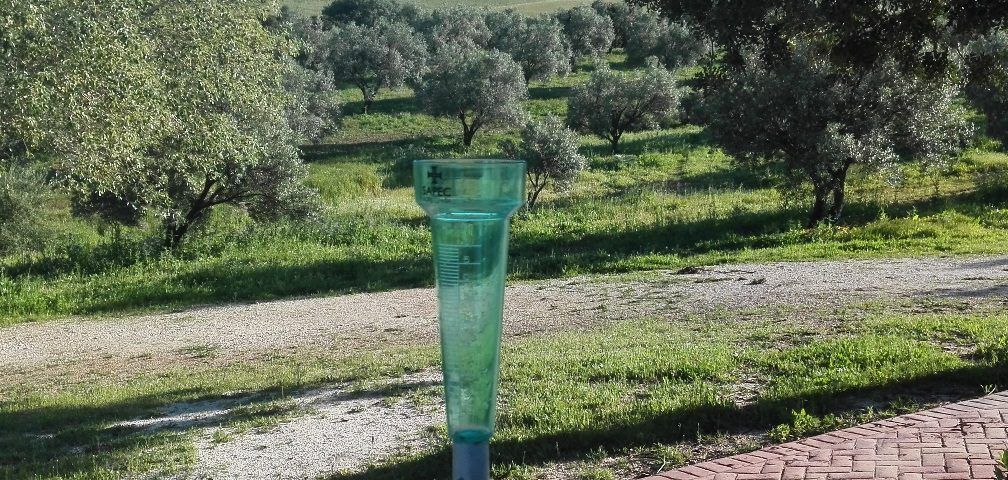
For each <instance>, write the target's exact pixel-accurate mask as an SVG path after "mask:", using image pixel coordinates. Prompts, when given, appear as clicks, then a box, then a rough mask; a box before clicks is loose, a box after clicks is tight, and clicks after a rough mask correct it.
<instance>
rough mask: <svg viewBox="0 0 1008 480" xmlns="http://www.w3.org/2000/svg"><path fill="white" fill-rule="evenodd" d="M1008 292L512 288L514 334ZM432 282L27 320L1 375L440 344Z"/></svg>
mask: <svg viewBox="0 0 1008 480" xmlns="http://www.w3.org/2000/svg"><path fill="white" fill-rule="evenodd" d="M1006 295H1008V256H998V257H982V258H921V259H899V260H868V261H828V262H800V263H770V264H750V265H745V264H743V265H727V266H715V267H704V268H699V269H695V270H689V271H682V272H672V271H657V272H648V273H645V274H640V275H635V276H623V277H607V276H585V277H576V278H569V279H558V280H549V281H544V282H534V283H521V284H517V285H513V286H510V287H508V291H507V297H506V298H507V300H506V307H505V310H506V311H505V323H506V330H507V332H508V334H509V335H526V334H533V333H535V332H540V331H551V330H556V329H562V328H571V327H578V326H587V325H590V324H595V323H598V322H604V321H609V320H620V319H625V318H633V317H639V316H642V315H663V316H667V317H669V318H673V317H675V316H681V315H683V314H686V313H691V312H704V311H711V310H712V309H718V308H724V309H732V310H739V309H743V310H744V309H747V308H761V307H768V306H775V305H780V306H805V307H807V308H808V309H809V310H810V311H812V310H816V309H820V308H829V307H834V306H836V307H841V306H844V305H847V304H850V303H851V302H858V301H872V300H892V299H899V298H912V297H923V298H949V299H983V300H985V301H988V300H991V299H994V300H996V301H1003V300H1004V298H1005V296H1006ZM436 309H437V304H436V297H435V294H434V291H433V290H432V289H411V290H398V291H389V292H378V293H362V294H355V295H345V296H337V297H326V298H303V299H295V300H283V301H274V302H267V303H258V304H239V305H220V306H210V307H200V308H193V309H189V310H185V311H182V312H177V313H170V314H159V315H146V316H140V317H131V318H112V319H80V318H71V319H66V320H59V321H51V322H42V323H28V324H20V325H15V326H11V327H7V328H3V329H0V373H2V372H5V371H6V372H22V373H23V372H25V371H33V370H35V371H42V370H45V369H49V368H52V367H53V366H58V365H66V364H71V363H95V362H100V363H103V364H106V365H124V366H125V365H129V364H131V363H133V364H140V365H146V366H148V367H149V366H150V364H151V363H152V362H155V363H157V362H161V361H163V362H174V361H180V360H184V359H185V358H186V357H191V356H193V354H194V352H196V353H198V352H202V351H212V352H214V354H215V356H218V357H220V358H223V359H225V360H226V359H235V358H244V357H248V356H251V355H261V354H266V353H269V352H277V351H283V350H291V349H296V348H306V347H312V348H333V347H337V346H339V345H354V346H356V347H358V348H361V347H366V346H367V345H369V344H389V343H421V342H433V341H435V339H436V333H437V319H436V314H437V313H436V312H437V310H436Z"/></svg>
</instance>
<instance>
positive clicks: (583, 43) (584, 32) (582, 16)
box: [559, 5, 616, 61]
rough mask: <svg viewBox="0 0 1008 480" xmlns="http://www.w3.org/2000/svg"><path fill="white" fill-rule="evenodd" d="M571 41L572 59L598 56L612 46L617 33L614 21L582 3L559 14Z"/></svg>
mask: <svg viewBox="0 0 1008 480" xmlns="http://www.w3.org/2000/svg"><path fill="white" fill-rule="evenodd" d="M559 18H560V22H561V23H563V27H564V32H565V33H566V34H567V40H568V41H569V42H570V48H571V53H572V57H571V59H572V61H577V60H578V59H581V58H585V57H592V58H598V57H600V56H602V55H605V54H606V53H608V52H609V49H610V48H612V44H613V39H614V38H615V37H616V33H615V31H614V30H613V22H612V19H610V18H609V17H607V16H604V15H599V13H598V12H596V11H595V10H594V9H593V8H592V7H589V6H586V5H582V6H579V7H574V8H572V9H570V10H567V11H565V12H561V13H560V14H559Z"/></svg>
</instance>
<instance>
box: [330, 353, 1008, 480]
mask: <svg viewBox="0 0 1008 480" xmlns="http://www.w3.org/2000/svg"><path fill="white" fill-rule="evenodd" d="M992 383H994V384H1000V385H1004V384H1005V383H1008V366H1004V365H996V366H971V367H967V368H962V369H959V370H955V371H950V372H945V373H942V374H938V375H931V376H926V377H919V378H915V379H913V380H908V381H902V382H895V383H891V384H886V385H881V386H877V387H872V388H858V389H848V390H845V391H840V392H829V393H821V394H812V395H803V396H793V397H785V398H772V399H757V400H756V401H755V402H754V403H752V404H750V405H747V406H743V407H736V406H731V405H723V404H708V405H696V406H690V407H686V408H678V409H673V410H669V411H666V412H663V413H662V414H660V415H654V416H650V417H648V418H644V419H642V420H640V421H636V422H631V423H627V424H625V425H620V426H619V427H618V428H604V429H598V430H579V431H566V432H557V433H555V434H551V435H544V436H539V437H536V438H530V439H527V440H499V441H494V442H493V444H492V445H491V452H492V453H491V454H492V456H493V462H494V464H495V465H499V466H508V465H533V466H534V465H546V464H549V463H552V462H564V461H572V460H580V459H584V458H587V457H589V456H590V455H593V454H597V452H599V451H600V450H601V451H613V452H620V451H626V450H630V449H633V448H636V447H648V446H653V445H657V444H670V443H674V442H681V441H695V440H696V439H697V437H698V436H700V435H709V434H729V435H732V434H747V433H752V432H754V431H756V432H758V431H766V430H769V429H770V428H772V427H774V426H776V425H778V424H780V423H782V422H787V421H788V420H789V419H790V415H791V411H792V410H796V409H801V408H804V409H806V410H807V411H808V412H809V413H811V414H814V415H825V414H844V413H856V412H858V411H859V410H860V409H861V408H862V407H863V405H865V404H869V405H888V404H892V403H893V402H899V401H903V400H905V399H907V398H914V399H922V400H923V401H928V402H934V401H936V400H937V401H949V402H951V401H960V400H965V399H967V398H974V397H978V396H981V395H983V394H984V392H983V390H982V388H981V386H982V385H989V384H992ZM450 460H451V459H450V453H449V451H448V449H447V448H442V449H439V450H437V451H434V452H431V453H428V454H425V455H420V456H417V457H413V458H407V459H405V460H400V461H396V462H395V463H393V464H388V465H381V466H373V467H371V468H370V469H368V470H367V471H365V472H361V473H354V474H338V475H334V476H332V477H329V480H399V479H404V478H409V479H412V480H427V479H432V480H434V479H438V480H441V479H444V478H446V477H447V474H448V472H449V471H450V468H451V467H450V465H451V461H450Z"/></svg>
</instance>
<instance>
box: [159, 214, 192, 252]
mask: <svg viewBox="0 0 1008 480" xmlns="http://www.w3.org/2000/svg"><path fill="white" fill-rule="evenodd" d="M191 226H192V221H190V220H188V219H187V220H184V221H183V222H182V223H175V222H174V221H173V220H167V221H165V240H164V247H165V248H166V249H168V250H174V249H175V248H177V247H178V246H179V245H180V244H181V243H182V237H184V236H185V234H186V232H188V231H189V227H191Z"/></svg>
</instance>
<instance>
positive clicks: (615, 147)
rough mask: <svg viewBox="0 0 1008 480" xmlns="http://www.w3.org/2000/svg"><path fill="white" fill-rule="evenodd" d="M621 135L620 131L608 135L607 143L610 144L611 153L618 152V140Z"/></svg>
mask: <svg viewBox="0 0 1008 480" xmlns="http://www.w3.org/2000/svg"><path fill="white" fill-rule="evenodd" d="M621 136H622V134H620V133H614V134H612V136H611V137H609V145H611V146H612V153H613V155H615V154H617V153H619V141H620V137H621Z"/></svg>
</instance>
